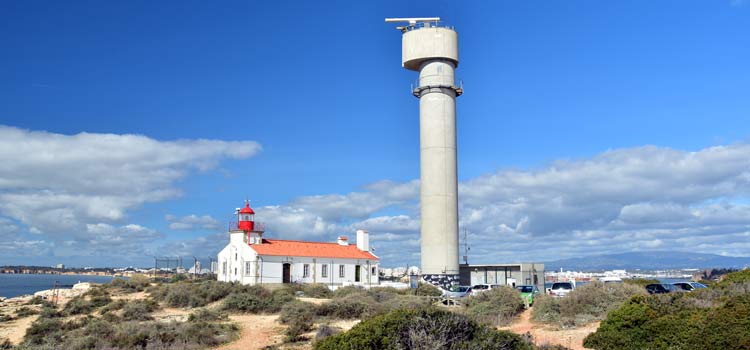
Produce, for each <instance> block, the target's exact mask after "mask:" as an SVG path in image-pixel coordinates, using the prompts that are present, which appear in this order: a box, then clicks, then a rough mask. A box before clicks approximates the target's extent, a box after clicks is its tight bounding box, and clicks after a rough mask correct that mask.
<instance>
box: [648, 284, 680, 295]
mask: <svg viewBox="0 0 750 350" xmlns="http://www.w3.org/2000/svg"><path fill="white" fill-rule="evenodd" d="M646 291H647V292H648V294H666V293H674V292H680V291H682V290H681V289H679V288H677V287H675V286H673V285H671V284H668V283H652V284H647V285H646Z"/></svg>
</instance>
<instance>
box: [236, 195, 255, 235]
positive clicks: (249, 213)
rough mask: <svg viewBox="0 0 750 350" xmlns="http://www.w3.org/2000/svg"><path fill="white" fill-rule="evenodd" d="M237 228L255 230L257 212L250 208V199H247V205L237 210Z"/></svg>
mask: <svg viewBox="0 0 750 350" xmlns="http://www.w3.org/2000/svg"><path fill="white" fill-rule="evenodd" d="M237 228H238V229H240V230H242V231H245V232H251V231H255V212H254V211H253V209H252V208H250V201H247V200H246V201H245V207H244V208H242V209H240V211H239V212H237Z"/></svg>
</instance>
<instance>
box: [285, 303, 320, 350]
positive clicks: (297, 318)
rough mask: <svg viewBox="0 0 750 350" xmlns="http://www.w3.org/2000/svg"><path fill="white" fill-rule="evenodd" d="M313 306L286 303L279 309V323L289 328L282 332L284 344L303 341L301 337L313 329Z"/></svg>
mask: <svg viewBox="0 0 750 350" xmlns="http://www.w3.org/2000/svg"><path fill="white" fill-rule="evenodd" d="M315 309H316V308H315V304H312V303H306V302H301V301H293V302H290V303H287V304H286V305H284V306H283V307H282V308H281V315H280V316H279V321H280V322H281V323H283V324H286V325H288V326H289V327H288V328H287V329H286V330H285V331H284V334H285V336H286V337H285V338H284V341H286V342H297V341H300V340H305V338H304V337H303V336H302V335H303V334H304V333H307V332H309V331H311V330H312V329H313V322H314V320H315Z"/></svg>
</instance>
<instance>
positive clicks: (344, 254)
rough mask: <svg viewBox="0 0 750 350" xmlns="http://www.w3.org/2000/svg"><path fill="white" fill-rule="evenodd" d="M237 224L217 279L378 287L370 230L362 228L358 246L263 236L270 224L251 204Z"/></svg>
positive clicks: (341, 240)
mask: <svg viewBox="0 0 750 350" xmlns="http://www.w3.org/2000/svg"><path fill="white" fill-rule="evenodd" d="M237 214H238V221H237V225H236V226H234V225H233V227H231V228H230V230H229V243H228V244H227V246H226V247H224V249H222V250H221V252H219V256H218V271H217V278H218V280H219V281H224V282H239V283H242V284H262V283H324V284H327V285H329V286H331V287H336V286H341V285H350V284H351V285H377V284H378V282H379V281H378V264H379V261H380V260H379V258H378V257H377V256H375V255H374V254H373V253H372V252H370V249H369V233H368V232H367V231H365V230H357V242H356V244H349V243H348V239H347V238H346V237H343V236H342V237H339V238H338V241H337V242H332V243H327V242H309V241H294V240H281V239H266V238H263V227H264V225H262V224H260V223H256V222H255V221H254V214H255V212H253V210H252V209H251V208H250V206H249V203H245V208H242V209H240V210H238V211H237Z"/></svg>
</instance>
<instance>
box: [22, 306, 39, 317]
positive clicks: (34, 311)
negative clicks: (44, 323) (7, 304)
mask: <svg viewBox="0 0 750 350" xmlns="http://www.w3.org/2000/svg"><path fill="white" fill-rule="evenodd" d="M38 313H39V310H37V309H32V308H30V307H28V306H22V307H20V308H18V309H17V310H16V317H19V318H20V317H26V316H31V315H36V314H38Z"/></svg>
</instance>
